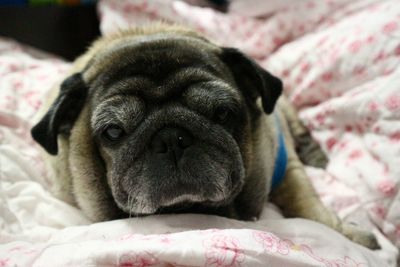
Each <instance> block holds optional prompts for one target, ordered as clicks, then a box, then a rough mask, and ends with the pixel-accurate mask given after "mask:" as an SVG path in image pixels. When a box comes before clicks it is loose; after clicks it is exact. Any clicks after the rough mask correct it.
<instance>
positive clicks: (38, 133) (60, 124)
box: [31, 73, 88, 155]
mask: <svg viewBox="0 0 400 267" xmlns="http://www.w3.org/2000/svg"><path fill="white" fill-rule="evenodd" d="M87 92H88V88H87V86H86V84H85V82H84V81H83V78H82V75H81V74H80V73H76V74H73V75H72V76H70V77H68V78H67V79H65V80H64V81H63V83H62V84H61V86H60V92H59V94H58V96H57V98H56V99H55V100H54V102H53V104H52V105H51V107H50V109H49V110H48V111H47V113H46V114H45V115H44V116H43V118H42V119H41V120H40V121H39V122H38V123H37V124H36V125H35V126H34V127H33V128H32V130H31V134H32V137H33V139H34V140H35V141H36V142H38V143H39V144H40V145H41V146H42V147H43V148H44V149H46V151H47V152H49V153H50V154H52V155H56V154H57V152H58V146H57V135H58V134H59V133H69V131H70V130H71V128H72V126H73V124H74V123H75V120H76V119H77V118H78V115H79V113H80V112H81V109H82V108H83V105H84V103H85V101H86V95H87Z"/></svg>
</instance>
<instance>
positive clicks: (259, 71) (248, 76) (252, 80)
mask: <svg viewBox="0 0 400 267" xmlns="http://www.w3.org/2000/svg"><path fill="white" fill-rule="evenodd" d="M221 59H222V61H224V62H225V64H226V65H227V66H228V68H229V69H230V70H231V72H232V74H233V76H234V78H235V81H236V83H237V85H238V86H239V89H240V90H241V91H242V92H243V94H244V96H245V97H247V98H248V99H249V100H250V101H251V102H252V103H255V101H256V99H257V98H258V97H261V100H262V106H263V109H264V111H265V113H267V114H270V113H272V111H273V110H274V107H275V104H276V101H277V100H278V98H279V96H280V95H281V93H282V89H283V85H282V81H281V80H280V79H278V78H277V77H275V76H273V75H272V74H270V73H269V72H267V71H266V70H264V69H263V68H262V67H261V66H260V65H258V64H257V63H256V62H255V61H254V60H252V59H250V58H249V57H247V56H246V55H244V54H243V53H242V52H240V51H239V50H237V49H236V48H222V54H221Z"/></svg>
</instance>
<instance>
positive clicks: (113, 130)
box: [103, 124, 125, 141]
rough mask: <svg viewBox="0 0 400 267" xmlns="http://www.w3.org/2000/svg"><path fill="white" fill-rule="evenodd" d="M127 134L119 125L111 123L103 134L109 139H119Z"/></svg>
mask: <svg viewBox="0 0 400 267" xmlns="http://www.w3.org/2000/svg"><path fill="white" fill-rule="evenodd" d="M124 134H125V132H124V130H123V129H122V128H121V127H119V126H118V125H114V124H112V125H109V126H107V128H106V129H105V130H104V131H103V136H104V137H105V138H106V139H107V140H109V141H117V140H119V139H120V138H121V137H122V136H123V135H124Z"/></svg>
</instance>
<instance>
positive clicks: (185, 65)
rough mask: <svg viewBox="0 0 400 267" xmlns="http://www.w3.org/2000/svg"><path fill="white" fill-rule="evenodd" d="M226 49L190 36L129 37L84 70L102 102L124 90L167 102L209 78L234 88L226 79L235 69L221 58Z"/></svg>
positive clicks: (213, 81)
mask: <svg viewBox="0 0 400 267" xmlns="http://www.w3.org/2000/svg"><path fill="white" fill-rule="evenodd" d="M220 51H221V48H219V47H218V46H216V45H214V44H211V43H209V42H208V41H206V40H204V39H201V38H196V37H190V36H177V35H172V34H170V35H168V34H160V35H151V36H145V37H137V38H132V39H125V40H123V41H117V42H116V43H113V44H112V45H109V46H108V47H106V48H105V50H104V51H101V53H99V54H98V55H96V56H95V57H94V59H93V60H92V62H90V63H89V64H88V68H87V69H86V71H85V72H84V75H86V77H85V80H86V81H88V79H89V80H90V79H91V80H92V83H91V85H92V88H95V91H96V92H95V93H94V95H95V96H96V99H97V100H98V101H102V100H104V99H107V98H109V97H111V96H114V95H118V94H122V95H128V94H136V95H139V96H141V97H143V98H147V99H152V100H153V101H154V100H160V101H163V100H165V99H168V98H170V97H173V96H174V95H178V94H181V93H183V91H185V90H186V89H187V88H190V87H191V86H193V85H196V84H200V83H203V85H204V83H209V82H212V83H213V88H215V90H217V89H218V88H220V89H221V88H222V89H224V88H228V89H227V90H230V89H229V84H227V82H226V80H227V79H226V78H227V77H226V76H227V75H228V77H229V71H227V68H226V66H225V64H224V63H222V61H221V60H220V59H219V57H218V55H219V53H220ZM203 87H204V86H203ZM222 89H221V90H222ZM224 90H225V89H224ZM231 91H233V90H231ZM232 93H233V92H232ZM236 95H237V93H235V97H237V96H236Z"/></svg>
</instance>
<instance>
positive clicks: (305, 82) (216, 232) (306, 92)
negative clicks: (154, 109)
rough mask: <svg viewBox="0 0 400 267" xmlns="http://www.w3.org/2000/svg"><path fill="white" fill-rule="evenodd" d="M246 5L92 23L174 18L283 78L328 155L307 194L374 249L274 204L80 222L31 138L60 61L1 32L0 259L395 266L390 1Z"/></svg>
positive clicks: (142, 12)
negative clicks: (250, 212) (255, 209)
mask: <svg viewBox="0 0 400 267" xmlns="http://www.w3.org/2000/svg"><path fill="white" fill-rule="evenodd" d="M253 1H254V2H257V3H258V4H257V6H258V9H257V10H256V11H257V12H256V13H257V15H263V14H264V16H263V17H261V18H252V17H248V16H247V15H248V14H252V12H254V8H253V10H251V9H249V10H246V9H245V8H246V5H245V4H243V3H240V2H246V3H248V5H249V7H251V6H252V2H253ZM253 1H244V0H242V1H239V0H237V1H236V2H235V3H234V4H233V5H232V8H231V10H230V12H229V13H228V14H222V13H219V12H216V11H213V10H211V9H207V8H200V7H196V6H192V5H189V4H187V3H184V2H181V1H172V0H168V1H167V0H162V1H161V0H159V1H143V0H130V1H126V0H124V1H121V0H118V1H116V0H114V1H101V2H100V5H99V7H100V8H99V10H100V14H101V29H102V31H103V33H104V34H107V33H108V32H111V31H115V30H116V29H117V28H120V27H122V28H123V27H127V26H128V25H130V24H133V25H137V24H142V23H144V22H148V21H154V20H157V19H160V18H161V19H166V20H169V21H176V22H181V23H184V24H186V25H190V26H193V27H194V28H196V29H198V30H200V31H202V32H204V33H205V34H206V35H207V36H208V37H210V38H212V39H213V40H215V41H216V42H219V43H220V44H222V45H225V46H236V47H239V48H241V49H242V50H244V51H245V52H246V53H248V54H249V55H251V56H253V57H254V58H255V59H257V60H258V61H259V62H260V63H261V64H262V65H263V66H265V67H266V68H267V69H268V70H270V71H271V72H273V73H274V74H276V75H278V76H280V77H282V78H283V80H284V83H285V93H286V94H287V95H288V96H289V98H290V99H291V100H292V102H293V103H294V104H295V105H296V106H297V107H298V108H299V110H300V115H301V117H302V119H303V120H304V122H305V123H306V125H307V126H308V127H309V128H310V129H311V130H312V133H313V136H314V137H315V138H316V140H317V141H319V142H320V144H321V145H322V147H323V149H324V150H325V151H326V153H327V155H328V157H329V159H330V162H329V165H328V167H327V169H326V170H321V169H314V168H310V167H308V168H307V171H308V174H309V175H310V177H311V178H312V181H313V183H314V185H315V187H316V189H317V191H318V192H319V193H320V195H321V197H322V199H323V201H324V202H325V204H327V205H328V206H330V207H331V208H333V209H335V210H336V211H337V212H338V213H339V215H340V216H341V217H342V218H343V219H345V220H346V221H351V222H356V223H358V224H360V225H361V226H363V227H365V228H366V229H370V230H371V231H373V232H374V233H375V234H376V235H377V237H378V239H379V242H380V245H381V246H382V250H379V251H370V250H368V249H365V248H363V247H361V246H358V245H357V244H354V243H352V242H350V241H348V240H347V239H345V238H344V237H342V236H341V235H339V234H337V233H336V232H334V231H333V230H331V229H328V228H326V227H325V226H323V225H320V224H317V223H315V222H311V221H307V220H302V219H283V218H281V216H280V215H279V214H278V213H277V212H276V211H275V209H274V207H273V206H271V205H268V206H266V207H265V211H264V214H263V216H262V219H261V220H260V221H258V222H254V223H253V222H239V221H235V220H230V219H225V218H220V217H216V216H206V215H164V216H150V217H146V218H140V219H126V220H118V221H112V222H104V223H98V224H90V223H91V222H90V221H89V220H88V219H87V218H85V216H84V215H83V214H82V213H81V212H80V211H79V210H78V209H76V208H74V207H71V206H69V205H67V204H66V203H63V202H61V201H59V200H57V199H55V198H54V197H53V196H52V195H51V194H50V193H49V189H50V188H51V186H52V184H51V179H49V177H47V176H46V172H45V170H44V168H43V163H42V159H41V158H40V155H39V153H38V151H39V148H38V146H37V145H36V144H34V143H33V141H32V139H31V137H30V135H29V129H30V127H31V123H32V117H33V115H34V114H35V112H36V111H37V109H38V107H39V106H40V104H41V100H42V99H43V96H44V95H45V94H46V92H47V91H48V89H49V88H50V87H51V85H52V84H53V83H54V82H55V81H56V80H57V79H58V78H59V77H61V75H63V74H64V73H65V72H66V70H67V69H68V67H69V64H68V63H65V62H62V61H61V60H58V59H55V58H54V57H52V56H49V55H45V54H43V53H38V52H37V51H34V50H32V49H28V48H26V47H23V46H21V45H19V44H17V43H15V42H13V41H10V40H6V39H0V214H1V216H0V226H1V233H0V243H1V245H0V266H1V267H2V266H221V267H222V266H396V257H397V256H398V247H399V246H400V193H399V186H400V185H399V183H400V173H399V172H400V88H399V84H400V67H399V65H400V64H399V62H400V41H399V40H400V39H399V38H400V20H399V18H400V2H398V1H396V0H392V1H389V0H387V1H378V0H376V1H372V0H363V1H345V0H342V1H339V0H336V1H332V0H330V1H299V2H297V4H293V2H291V3H292V4H290V1H287V2H289V4H287V3H286V5H282V4H279V5H276V6H279V8H278V9H277V10H272V11H271V5H269V4H271V3H272V2H274V1H271V0H270V1H264V2H262V1H256V0H253ZM192 2H194V1H192ZM275 2H279V1H275ZM275 4H276V3H275ZM263 10H264V13H263ZM271 12H272V13H271ZM242 14H246V16H244V15H242ZM396 246H397V247H396Z"/></svg>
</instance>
